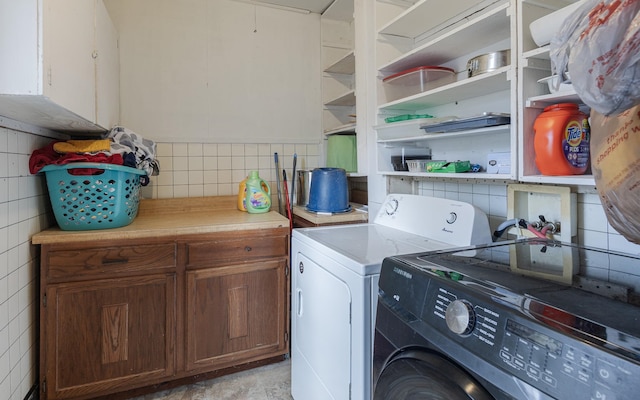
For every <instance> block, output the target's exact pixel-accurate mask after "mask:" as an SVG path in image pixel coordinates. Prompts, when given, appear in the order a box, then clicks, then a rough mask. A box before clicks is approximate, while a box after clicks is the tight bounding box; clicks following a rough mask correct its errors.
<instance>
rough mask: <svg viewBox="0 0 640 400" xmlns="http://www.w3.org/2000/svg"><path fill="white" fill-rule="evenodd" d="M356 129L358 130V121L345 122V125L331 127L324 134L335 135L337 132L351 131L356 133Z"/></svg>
mask: <svg viewBox="0 0 640 400" xmlns="http://www.w3.org/2000/svg"><path fill="white" fill-rule="evenodd" d="M355 131H356V123H355V122H352V123H349V124H344V125H341V126H337V127H335V128H332V129H329V130H327V131H325V132H324V134H325V136H329V135H335V134H336V133H349V132H353V133H355Z"/></svg>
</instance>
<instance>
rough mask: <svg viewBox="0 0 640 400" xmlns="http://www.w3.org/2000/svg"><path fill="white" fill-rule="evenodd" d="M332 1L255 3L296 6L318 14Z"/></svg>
mask: <svg viewBox="0 0 640 400" xmlns="http://www.w3.org/2000/svg"><path fill="white" fill-rule="evenodd" d="M333 1H334V0H255V2H256V3H267V4H274V5H277V6H284V7H291V8H298V9H301V10H307V11H311V12H313V13H318V14H322V13H323V12H324V10H326V9H327V7H329V6H330V5H331V3H333Z"/></svg>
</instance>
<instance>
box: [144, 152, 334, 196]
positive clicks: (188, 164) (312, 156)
mask: <svg viewBox="0 0 640 400" xmlns="http://www.w3.org/2000/svg"><path fill="white" fill-rule="evenodd" d="M274 153H278V161H279V164H280V165H279V167H280V176H282V169H286V171H287V180H288V181H289V185H290V182H291V178H292V176H291V174H292V170H293V155H294V154H296V155H297V162H296V169H297V170H301V169H309V168H315V167H319V166H320V161H321V160H320V155H319V154H320V153H319V145H308V144H268V143H251V144H246V143H244V144H241V143H238V144H215V143H214V144H211V143H206V144H203V143H158V144H157V158H158V161H159V163H160V175H158V176H154V177H152V178H151V183H150V184H149V185H148V186H147V187H145V188H143V190H142V196H143V197H145V198H172V197H201V196H219V195H235V194H237V193H238V185H239V184H240V182H241V181H242V180H243V179H244V178H246V177H247V175H248V174H249V171H258V173H259V175H260V177H261V178H262V179H264V180H265V181H267V182H269V184H270V185H271V187H272V192H274V191H275V190H276V172H275V161H274Z"/></svg>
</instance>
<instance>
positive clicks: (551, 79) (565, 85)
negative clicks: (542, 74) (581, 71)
mask: <svg viewBox="0 0 640 400" xmlns="http://www.w3.org/2000/svg"><path fill="white" fill-rule="evenodd" d="M557 82H558V75H551V76H547V77H546V78H542V79H540V80H539V81H538V83H542V84H543V85H547V87H548V88H549V93H552V94H553V93H557V92H566V91H571V90H573V85H572V84H571V81H564V82H561V83H560V86H559V87H558V88H557V89H556V83H557Z"/></svg>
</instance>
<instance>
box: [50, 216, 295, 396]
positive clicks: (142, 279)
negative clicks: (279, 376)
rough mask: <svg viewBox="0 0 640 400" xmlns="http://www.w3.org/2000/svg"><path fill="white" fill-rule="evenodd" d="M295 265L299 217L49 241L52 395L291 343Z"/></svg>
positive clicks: (240, 358) (144, 383) (163, 378)
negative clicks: (277, 222) (292, 240)
mask: <svg viewBox="0 0 640 400" xmlns="http://www.w3.org/2000/svg"><path fill="white" fill-rule="evenodd" d="M288 263H289V229H288V227H281V228H274V229H259V230H238V231H233V232H217V233H207V234H197V235H177V236H172V237H165V238H163V237H149V238H137V239H135V240H123V239H113V240H103V241H100V242H98V243H95V242H93V241H80V242H73V241H71V242H69V241H65V242H60V243H46V244H44V243H43V244H42V246H41V264H42V265H41V267H42V268H41V273H42V277H41V296H42V302H41V308H40V313H41V316H40V322H41V326H40V335H41V337H40V344H41V349H40V384H41V398H42V399H89V398H95V397H100V396H108V395H110V394H115V393H121V392H126V391H130V390H133V389H138V388H143V387H150V386H151V385H160V384H163V383H166V382H168V381H176V380H180V379H184V378H192V377H194V376H196V375H198V376H201V377H202V378H204V377H206V376H207V375H206V374H207V373H210V372H214V371H220V370H222V369H224V368H228V367H234V366H238V365H241V364H245V363H249V362H255V361H259V360H265V359H269V358H272V357H275V356H281V355H284V354H286V353H288V351H289V349H288V332H289V323H288V321H289V315H288V309H289V298H288V290H289V283H288V282H289V277H288ZM192 379H196V378H192Z"/></svg>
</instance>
